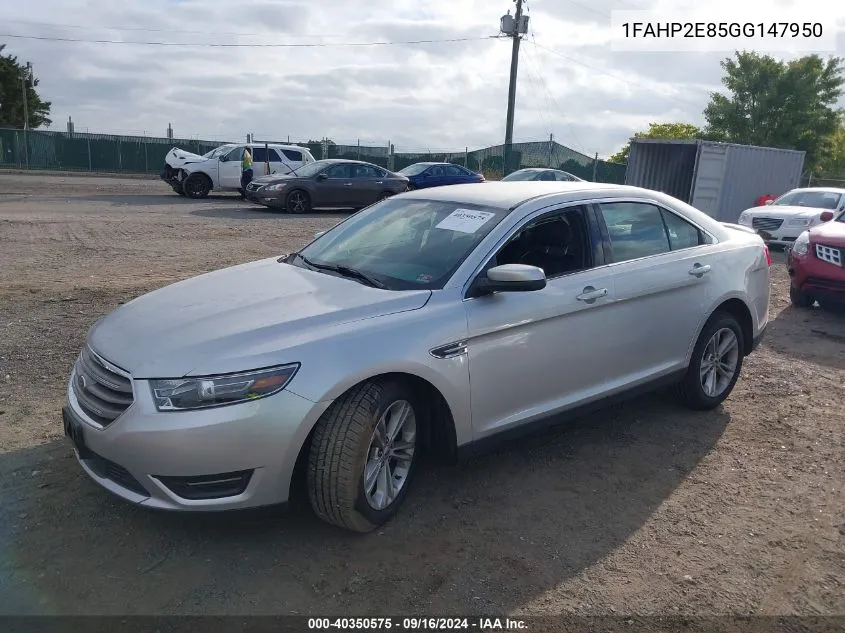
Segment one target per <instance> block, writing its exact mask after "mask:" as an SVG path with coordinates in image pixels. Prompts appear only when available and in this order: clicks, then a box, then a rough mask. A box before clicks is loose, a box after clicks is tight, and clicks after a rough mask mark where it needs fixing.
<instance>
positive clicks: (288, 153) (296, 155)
mask: <svg viewBox="0 0 845 633" xmlns="http://www.w3.org/2000/svg"><path fill="white" fill-rule="evenodd" d="M282 154H284V155H285V158H287V159H288V160H292V161H296V162H297V163H299V162H302V152H296V151H294V150H292V149H283V150H282Z"/></svg>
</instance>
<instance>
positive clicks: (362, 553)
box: [0, 174, 845, 615]
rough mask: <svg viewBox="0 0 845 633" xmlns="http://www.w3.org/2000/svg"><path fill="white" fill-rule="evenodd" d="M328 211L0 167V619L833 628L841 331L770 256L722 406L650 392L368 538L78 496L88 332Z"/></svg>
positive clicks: (417, 501) (418, 487) (299, 238)
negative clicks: (739, 370)
mask: <svg viewBox="0 0 845 633" xmlns="http://www.w3.org/2000/svg"><path fill="white" fill-rule="evenodd" d="M339 217H341V216H338V215H328V214H323V215H312V216H302V217H290V216H286V215H280V214H275V213H272V212H264V211H261V210H257V209H256V208H254V207H251V206H249V205H246V204H245V203H243V202H241V201H240V200H239V199H238V198H235V197H228V196H217V197H212V198H209V199H208V200H205V201H189V200H185V199H182V198H179V197H177V196H176V195H174V194H173V193H171V192H170V190H169V188H168V187H166V186H165V185H164V184H163V183H160V182H156V181H147V180H130V179H123V180H120V179H114V178H93V177H53V176H40V175H14V174H6V175H0V613H17V614H30V613H39V614H41V613H43V614H59V613H62V614H64V613H67V614H202V613H205V614H217V613H220V614H223V613H231V614H284V613H299V614H319V615H324V614H327V613H331V614H338V615H353V614H362V615H363V614H369V615H375V614H386V613H391V614H407V613H409V612H414V613H428V614H432V615H438V614H445V613H453V614H454V613H469V612H472V613H483V614H501V613H510V614H552V613H560V612H562V611H567V612H571V613H575V614H589V615H598V614H605V613H618V614H641V615H646V614H653V613H664V614H665V613H669V614H673V613H680V614H690V615H692V614H696V615H719V614H727V613H741V614H808V615H809V614H845V495H843V492H842V490H843V488H845V466H844V464H845V460H843V456H845V450H843V437H845V434H843V429H845V406H844V405H843V395H845V318H843V317H842V316H841V315H835V314H830V313H825V312H823V311H821V310H818V309H815V310H809V311H797V310H795V309H793V308H792V307H790V305H789V301H788V298H787V293H786V289H787V276H786V271H785V268H784V266H783V257H782V255H780V256H779V259H778V264H777V266H776V268H775V273H774V281H773V297H772V310H773V312H772V319H773V321H772V324H771V326H770V331H769V333H768V335H767V338H766V340H765V343H764V345H763V346H762V347H761V348H760V350H759V351H758V352H757V353H756V354H754V355H753V356H752V357H751V358H750V359H749V360H748V361H747V364H746V365H745V369H744V374H743V377H742V379H741V380H740V382H739V383H738V385H737V387H736V390H735V391H734V393H733V395H732V396H731V398H729V400H728V401H727V402H726V403H725V406H724V407H723V408H721V409H719V410H717V411H714V412H711V413H689V412H687V411H684V410H680V409H678V408H676V407H675V406H673V405H671V404H669V403H667V402H666V401H665V400H664V399H663V398H661V397H659V396H652V397H647V398H643V399H640V400H637V401H635V402H633V403H630V404H627V405H625V406H621V407H617V408H615V409H611V410H608V411H605V412H603V413H600V414H596V415H592V416H589V417H587V418H583V419H581V420H579V421H577V422H576V423H573V424H571V425H568V426H567V427H565V428H557V429H553V430H551V431H549V432H546V433H545V434H543V435H541V436H534V437H531V438H526V439H524V440H521V441H519V442H516V443H514V444H511V445H509V446H508V447H507V448H505V449H504V450H501V451H500V452H498V453H495V454H492V455H488V456H485V457H483V458H479V459H477V460H475V461H474V462H472V463H469V464H465V465H461V466H452V467H436V468H435V467H428V468H427V469H425V470H424V471H422V472H421V473H420V477H419V478H418V479H417V480H416V482H415V488H414V490H413V491H412V494H411V496H410V497H409V499H408V502H407V503H406V505H405V507H404V508H403V510H402V511H401V512H400V514H399V516H398V517H397V518H396V519H395V520H394V521H393V522H392V523H390V524H389V525H387V526H386V527H385V528H384V529H382V530H381V531H379V532H376V533H373V534H370V535H365V536H361V535H354V534H348V533H346V532H343V531H340V530H337V529H334V528H332V527H330V526H327V525H323V524H322V523H321V522H319V521H318V520H317V519H316V518H314V517H313V516H312V515H311V514H310V513H309V512H308V511H307V509H304V508H294V509H293V510H291V511H286V512H282V511H280V510H278V509H264V510H259V511H252V512H244V513H231V514H226V515H201V516H195V515H193V516H181V515H172V514H164V513H157V512H152V511H148V510H141V509H138V508H136V507H134V506H131V505H129V504H127V503H124V502H122V501H120V500H118V499H115V498H113V497H111V496H110V495H109V494H108V493H106V492H105V491H104V490H101V489H100V488H99V487H97V486H96V485H95V484H94V483H92V482H90V481H89V480H88V479H87V477H86V476H85V475H84V473H83V472H82V471H81V469H80V468H79V467H78V465H77V464H76V462H75V460H74V459H73V457H72V451H71V448H70V446H69V444H68V442H67V441H65V440H64V439H63V438H62V434H61V420H60V410H61V405H62V402H63V394H64V389H65V384H66V383H65V381H66V379H67V376H68V373H69V371H70V368H71V364H72V362H73V361H74V359H75V357H76V354H77V353H78V350H79V348H80V346H81V345H82V343H83V338H84V336H85V333H86V331H87V329H88V328H89V327H90V326H91V325H92V324H93V322H94V321H95V320H96V319H97V318H99V317H100V316H102V315H103V314H105V313H107V312H109V311H111V310H113V309H114V308H116V307H117V306H118V305H119V304H120V303H121V302H124V301H127V300H129V299H131V298H133V297H135V296H137V295H139V294H142V293H144V292H147V291H149V290H152V289H154V288H157V287H159V286H162V285H164V284H167V283H170V282H173V281H176V280H178V279H182V278H185V277H189V276H193V275H195V274H199V273H202V272H206V271H209V270H213V269H216V268H220V267H223V266H227V265H231V264H236V263H240V262H245V261H248V260H252V259H257V258H260V257H265V256H270V255H274V254H280V253H283V252H286V251H287V250H288V249H293V248H296V247H298V246H300V245H301V244H302V243H303V242H304V241H306V240H308V239H309V238H310V236H312V235H313V233H314V232H315V231H319V230H323V229H325V228H326V227H328V226H330V225H331V224H332V223H333V222H336V221H337V219H338V218H339Z"/></svg>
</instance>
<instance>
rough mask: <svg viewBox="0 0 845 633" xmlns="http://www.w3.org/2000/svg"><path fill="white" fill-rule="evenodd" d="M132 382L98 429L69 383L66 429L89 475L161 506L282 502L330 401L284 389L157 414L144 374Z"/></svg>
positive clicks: (236, 506) (239, 505)
mask: <svg viewBox="0 0 845 633" xmlns="http://www.w3.org/2000/svg"><path fill="white" fill-rule="evenodd" d="M73 379H74V374H72V375H71V381H72V380H73ZM133 388H134V391H135V401H134V402H133V404H132V405H131V406H130V407H129V408H128V409H126V411H124V412H123V414H122V415H120V417H118V418H117V419H116V420H115V421H114V422H112V423H111V424H109V425H108V426H106V427H105V428H99V427H98V426H96V425H95V424H92V423H91V421H90V419H89V418H88V417H87V416H86V415H85V413H84V412H83V410H82V409H81V408H80V406H79V403H78V402H77V400H76V397H75V395H74V393H73V389H72V388H71V387H70V385H69V386H68V391H67V404H66V406H65V407H64V409H63V411H62V414H63V418H64V425H65V434H66V435H70V436H71V438H72V439H73V441H74V450H75V453H76V457H77V459H78V461H79V463H80V465H81V466H82V468H83V470H85V472H86V473H87V474H88V475H89V476H90V477H91V479H93V480H94V481H95V482H97V483H98V484H100V485H101V486H102V487H104V488H106V489H107V490H109V491H110V492H112V493H114V494H116V495H117V496H119V497H122V498H123V499H125V500H127V501H130V502H132V503H137V504H139V505H142V506H147V507H151V508H158V509H163V510H187V511H190V510H194V511H197V510H206V511H207V510H234V509H242V508H251V507H258V506H265V505H274V504H278V503H284V502H285V501H287V499H288V494H289V491H290V482H291V477H292V475H293V470H294V466H295V464H296V459H297V457H298V455H299V450H300V448H301V447H302V446H303V444H304V443H305V440H306V438H307V436H308V433H309V432H310V430H311V428H312V427H313V425H314V424H315V423H316V421H317V420H318V419H319V417H320V415H322V413H323V412H324V411H325V410H326V408H327V407H328V404H329V403H314V402H311V401H310V400H307V399H305V398H302V397H300V396H298V395H296V394H295V393H292V392H290V391H288V390H283V391H281V392H280V393H278V394H275V395H273V396H270V397H268V398H263V399H261V400H257V401H255V402H247V403H243V404H236V405H229V406H223V407H216V408H211V409H205V410H198V411H184V412H182V411H180V412H166V413H159V412H157V411H156V409H155V406H154V404H153V401H152V396H151V394H150V392H149V386H148V384H147V382H146V381H143V380H136V381H134V385H133ZM189 497H190V498H189Z"/></svg>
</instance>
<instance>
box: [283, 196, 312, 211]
mask: <svg viewBox="0 0 845 633" xmlns="http://www.w3.org/2000/svg"><path fill="white" fill-rule="evenodd" d="M307 206H308V201H307V200H306V199H305V194H304V193H302V192H301V191H294V192H293V193H292V194H290V198H289V199H288V208H289V209H290V211H291V212H292V213H305V210H306V208H307Z"/></svg>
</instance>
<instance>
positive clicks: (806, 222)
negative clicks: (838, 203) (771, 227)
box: [789, 218, 813, 226]
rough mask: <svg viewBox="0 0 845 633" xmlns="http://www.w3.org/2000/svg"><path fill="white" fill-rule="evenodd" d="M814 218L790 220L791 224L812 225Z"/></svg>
mask: <svg viewBox="0 0 845 633" xmlns="http://www.w3.org/2000/svg"><path fill="white" fill-rule="evenodd" d="M812 222H813V218H792V219H791V220H790V221H789V226H810V224H811V223H812Z"/></svg>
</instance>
